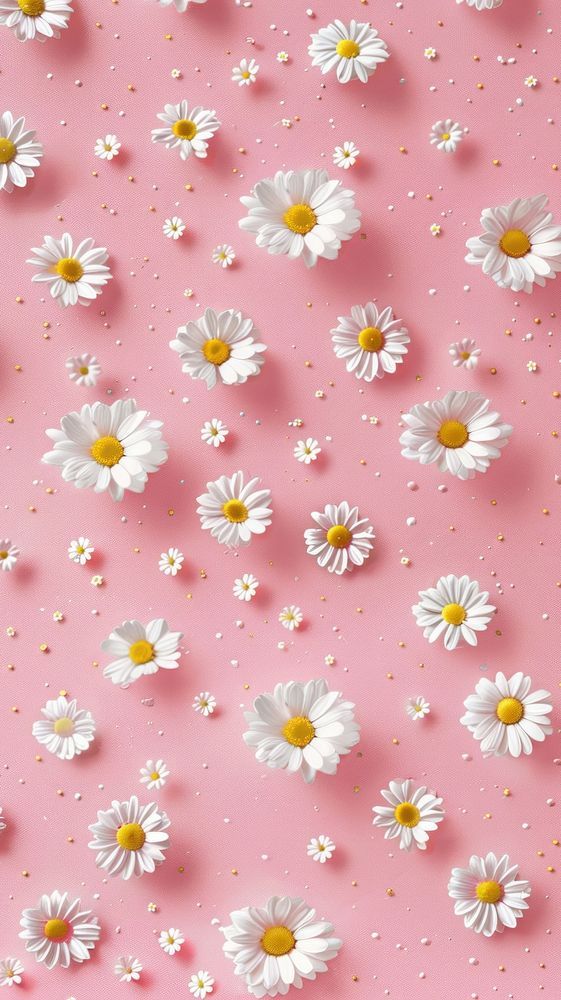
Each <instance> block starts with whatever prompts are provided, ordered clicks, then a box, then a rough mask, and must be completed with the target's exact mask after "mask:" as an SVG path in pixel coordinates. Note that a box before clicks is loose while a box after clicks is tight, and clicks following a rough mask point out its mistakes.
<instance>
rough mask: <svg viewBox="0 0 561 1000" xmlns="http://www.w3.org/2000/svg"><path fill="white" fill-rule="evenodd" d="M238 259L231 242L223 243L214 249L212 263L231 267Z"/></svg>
mask: <svg viewBox="0 0 561 1000" xmlns="http://www.w3.org/2000/svg"><path fill="white" fill-rule="evenodd" d="M235 259H236V253H235V250H234V248H233V247H231V246H230V244H229V243H221V244H220V245H219V246H217V247H215V248H214V250H213V251H212V263H213V264H220V267H231V266H232V264H233V263H234V261H235Z"/></svg>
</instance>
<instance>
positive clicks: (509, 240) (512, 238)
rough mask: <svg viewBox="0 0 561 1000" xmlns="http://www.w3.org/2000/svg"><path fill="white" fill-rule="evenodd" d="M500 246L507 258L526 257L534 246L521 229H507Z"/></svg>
mask: <svg viewBox="0 0 561 1000" xmlns="http://www.w3.org/2000/svg"><path fill="white" fill-rule="evenodd" d="M499 246H500V248H501V250H502V251H503V253H506V255H507V257H525V256H526V254H527V253H528V252H529V251H530V250H531V249H532V244H531V243H530V240H529V239H528V237H527V236H526V233H524V232H523V231H522V230H521V229H507V231H506V233H503V235H502V236H501V238H500V240H499Z"/></svg>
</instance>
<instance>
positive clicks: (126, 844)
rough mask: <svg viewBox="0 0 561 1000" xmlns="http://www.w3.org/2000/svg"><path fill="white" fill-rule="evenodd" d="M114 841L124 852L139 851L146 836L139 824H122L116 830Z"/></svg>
mask: <svg viewBox="0 0 561 1000" xmlns="http://www.w3.org/2000/svg"><path fill="white" fill-rule="evenodd" d="M116 840H117V843H118V844H119V847H122V848H123V850H124V851H139V850H140V848H141V847H143V846H144V841H145V840H146V834H145V833H144V830H143V829H142V827H141V825H140V823H124V824H123V826H120V827H119V829H118V830H117V834H116Z"/></svg>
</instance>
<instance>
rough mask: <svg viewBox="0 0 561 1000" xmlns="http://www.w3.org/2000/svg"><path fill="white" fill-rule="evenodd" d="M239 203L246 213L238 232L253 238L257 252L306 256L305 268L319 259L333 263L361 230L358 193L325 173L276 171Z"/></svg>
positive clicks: (316, 171) (314, 171)
mask: <svg viewBox="0 0 561 1000" xmlns="http://www.w3.org/2000/svg"><path fill="white" fill-rule="evenodd" d="M240 201H241V203H242V205H244V206H245V208H246V209H247V210H248V214H247V216H246V217H245V218H243V219H240V222H239V226H240V229H246V230H247V231H248V232H250V233H254V234H255V242H256V243H257V246H258V247H266V248H267V250H268V251H269V253H272V254H287V255H288V256H289V257H291V258H294V257H303V259H304V263H305V264H306V265H307V267H313V265H314V264H316V263H317V260H318V257H325V258H326V259H327V260H335V258H336V257H337V256H338V254H339V250H340V249H341V244H342V243H343V242H344V241H345V240H350V238H351V236H352V235H353V233H356V232H357V230H358V229H360V212H359V210H358V209H357V208H355V201H354V192H353V191H350V190H348V189H346V188H343V187H342V185H341V182H340V181H332V180H330V179H329V175H328V173H327V171H326V170H289V171H288V172H287V173H284V172H283V171H282V170H278V171H277V173H276V174H275V176H274V177H273V178H267V179H266V180H262V181H258V183H257V184H256V185H255V187H254V188H253V193H252V194H251V195H249V196H244V197H242V198H240Z"/></svg>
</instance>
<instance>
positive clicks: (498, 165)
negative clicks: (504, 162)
mask: <svg viewBox="0 0 561 1000" xmlns="http://www.w3.org/2000/svg"><path fill="white" fill-rule="evenodd" d="M500 165H501V161H500V160H493V166H494V167H500Z"/></svg>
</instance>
